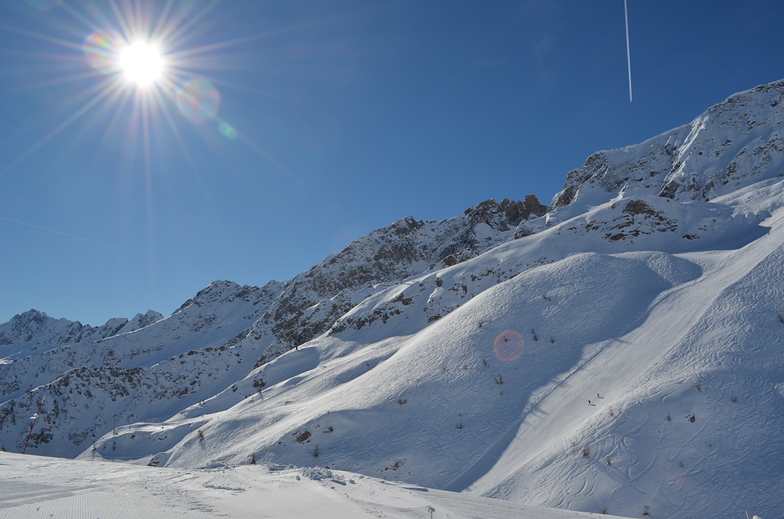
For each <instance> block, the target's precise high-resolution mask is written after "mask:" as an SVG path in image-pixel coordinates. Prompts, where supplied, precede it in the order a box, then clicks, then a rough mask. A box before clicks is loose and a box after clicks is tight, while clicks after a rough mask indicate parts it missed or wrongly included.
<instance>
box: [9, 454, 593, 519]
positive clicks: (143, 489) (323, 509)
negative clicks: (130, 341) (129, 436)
mask: <svg viewBox="0 0 784 519" xmlns="http://www.w3.org/2000/svg"><path fill="white" fill-rule="evenodd" d="M42 517H43V518H48V517H54V518H57V519H142V518H143V519H173V518H179V517H185V518H193V519H199V518H208V517H231V518H233V519H246V518H247V519H257V518H260V517H264V518H269V519H300V518H304V517H319V518H325V519H329V518H335V519H338V518H341V519H348V518H355V517H357V518H359V517H386V518H421V519H430V518H432V519H441V518H454V519H462V518H465V519H469V518H471V519H473V518H477V519H479V518H481V519H507V518H508V519H513V518H514V519H584V518H587V517H596V515H595V514H586V513H580V512H570V511H564V510H551V509H545V508H540V507H536V506H526V505H519V504H516V503H509V502H506V501H501V500H497V499H486V498H480V497H473V496H467V495H464V494H457V493H453V492H445V491H440V490H433V489H428V488H425V487H420V486H417V485H405V484H397V483H389V482H386V481H383V480H380V479H375V478H369V477H366V476H362V475H358V474H351V473H348V472H341V471H331V470H327V469H319V468H300V469H295V468H283V467H276V466H265V465H262V464H257V465H247V466H243V467H235V468H230V469H226V468H217V469H201V470H199V469H189V470H180V469H156V468H152V467H145V466H138V465H128V464H124V463H92V462H86V461H74V460H62V459H59V458H45V457H39V456H22V455H19V454H8V453H0V519H38V518H42ZM602 517H608V516H604V515H603V516H602Z"/></svg>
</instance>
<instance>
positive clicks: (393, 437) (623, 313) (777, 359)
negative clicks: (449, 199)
mask: <svg viewBox="0 0 784 519" xmlns="http://www.w3.org/2000/svg"><path fill="white" fill-rule="evenodd" d="M783 97H784V81H780V82H776V83H772V84H770V85H764V86H761V87H757V88H755V89H752V90H750V91H747V92H743V93H740V94H736V95H734V96H732V97H730V98H729V99H728V100H727V101H725V102H724V103H721V104H719V105H716V106H715V107H712V108H711V109H709V110H708V111H707V112H705V114H702V115H701V116H700V117H698V118H697V119H695V121H694V122H692V123H691V124H689V125H686V126H684V127H681V128H677V129H675V130H672V131H671V132H666V133H665V134H662V135H660V136H658V137H655V138H653V139H651V140H649V141H646V142H645V143H642V144H640V145H636V146H630V147H628V148H624V149H622V150H614V151H606V152H599V153H597V154H594V155H593V156H591V157H590V158H589V159H588V161H587V162H586V165H585V166H583V168H580V169H578V170H575V171H573V172H571V173H569V175H568V176H567V179H566V182H565V185H564V190H563V191H562V192H561V193H559V194H557V195H556V196H555V198H554V200H553V204H552V205H551V206H550V207H549V208H547V212H546V213H545V212H544V210H543V208H542V207H540V204H538V201H536V200H535V198H532V197H528V198H526V200H525V202H510V201H508V200H504V201H503V202H501V203H500V204H499V203H496V202H494V201H487V202H483V203H482V204H479V205H478V206H477V207H474V208H470V209H469V210H467V211H466V214H464V215H463V216H460V217H455V218H453V219H449V220H445V221H443V222H421V221H416V220H414V219H413V218H404V219H401V220H398V221H397V222H395V223H393V224H392V225H390V226H389V227H387V228H384V229H380V230H378V231H375V232H374V233H371V234H370V235H368V236H367V237H364V238H362V239H360V240H357V241H356V242H354V243H352V244H351V245H350V246H349V247H348V248H347V249H346V250H344V251H343V252H341V253H340V254H337V255H333V256H330V257H328V258H326V259H325V261H324V262H322V263H320V264H318V265H315V266H314V267H313V268H311V269H310V270H308V271H307V272H305V273H303V274H301V275H299V276H297V277H296V278H294V279H293V280H290V281H286V282H281V283H279V282H271V283H270V284H268V285H266V286H265V287H262V288H256V287H240V286H238V285H235V284H233V283H230V282H216V283H213V284H212V285H210V286H209V287H207V288H206V289H204V290H203V291H202V292H200V293H199V294H197V296H196V297H194V299H192V300H189V301H187V302H186V303H185V304H184V305H183V307H182V308H181V309H179V310H178V311H177V312H175V313H174V314H172V315H171V316H169V317H167V318H165V319H160V320H157V322H154V323H150V324H149V325H147V326H143V327H138V328H135V329H133V330H128V331H127V332H123V333H119V334H117V335H109V336H103V337H101V338H100V339H95V340H93V339H91V338H86V339H84V340H80V341H77V342H74V343H72V344H61V343H54V344H46V343H45V342H41V341H38V342H35V341H32V342H31V339H26V342H18V343H12V344H10V345H9V346H10V347H9V349H8V350H5V351H9V352H12V354H9V355H8V356H7V357H6V361H5V363H4V364H0V394H2V395H4V396H2V397H0V400H4V401H3V402H2V403H0V446H3V447H5V448H6V449H7V450H15V451H19V450H21V445H22V444H23V441H24V437H25V435H26V431H27V430H28V429H29V421H28V420H27V417H29V416H30V415H31V414H32V413H34V412H35V409H36V408H37V403H38V401H39V399H40V397H41V395H43V394H46V395H48V399H47V402H48V403H47V404H46V406H45V408H44V410H43V411H42V414H41V417H40V420H39V424H40V426H39V427H37V432H36V434H35V435H34V437H33V440H32V442H31V448H32V452H36V453H42V454H58V455H62V456H69V457H73V456H76V455H77V454H79V453H80V452H81V454H79V458H80V459H90V460H100V459H110V460H116V461H120V460H125V461H133V462H136V463H141V464H150V465H152V466H157V467H166V468H167V469H177V470H186V469H187V470H193V469H195V468H199V469H202V470H219V469H220V470H223V469H226V468H229V467H239V466H242V465H248V464H250V463H251V462H252V461H253V460H265V462H268V463H274V464H277V465H280V466H288V465H294V466H299V467H328V468H329V469H330V470H341V471H348V472H352V473H359V474H364V475H365V476H368V477H373V478H380V479H383V480H390V481H400V482H406V483H408V484H415V485H422V486H423V487H428V488H439V489H442V490H449V491H459V492H462V493H463V494H465V495H470V496H482V497H491V498H500V499H503V500H506V501H510V502H515V503H526V504H533V505H537V506H543V507H555V508H562V509H569V510H579V511H584V512H594V513H603V512H605V513H611V514H617V515H623V516H643V515H645V514H648V515H651V516H660V517H676V516H696V517H717V518H718V517H738V518H742V517H745V513H744V512H745V511H746V510H748V511H749V512H754V513H758V514H759V515H760V516H762V517H776V516H777V515H778V512H780V507H781V503H784V487H782V484H781V482H782V481H784V473H782V472H783V471H784V469H782V468H781V463H780V461H781V459H782V455H784V433H782V431H784V407H783V406H784V348H783V346H784V344H783V342H782V341H783V340H782V337H783V336H784V317H782V313H783V312H784V297H783V296H782V291H781V288H780V287H782V286H784V263H783V262H782V259H784V257H783V256H782V255H783V254H784V249H782V244H784V146H782V142H781V131H782V128H781V124H782V117H783V115H782V111H783V110H784V103H781V102H780V101H781V100H782V98H783ZM15 319H16V318H15ZM0 326H6V325H0ZM16 328H18V326H17V327H16ZM16 328H15V329H16ZM31 333H32V334H33V336H35V333H37V332H35V330H33V332H31ZM5 336H9V334H6V335H5ZM11 336H14V337H21V336H22V334H16V335H11ZM40 336H42V337H43V336H44V335H40ZM24 337H27V335H25V336H24ZM33 343H35V344H33ZM34 347H35V348H38V350H40V351H38V350H35V351H34V350H33V348H34ZM114 415H117V424H118V427H117V429H116V434H115V433H114V432H113V431H112V425H113V418H114ZM243 470H244V469H243Z"/></svg>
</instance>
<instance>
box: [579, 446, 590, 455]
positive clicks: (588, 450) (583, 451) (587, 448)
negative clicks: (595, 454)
mask: <svg viewBox="0 0 784 519" xmlns="http://www.w3.org/2000/svg"><path fill="white" fill-rule="evenodd" d="M581 454H582V456H583V458H587V457H588V456H590V455H591V446H590V445H586V446H585V447H583V450H582V452H581Z"/></svg>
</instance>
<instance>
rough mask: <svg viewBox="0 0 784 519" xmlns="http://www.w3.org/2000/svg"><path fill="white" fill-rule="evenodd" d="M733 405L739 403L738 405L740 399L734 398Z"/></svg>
mask: <svg viewBox="0 0 784 519" xmlns="http://www.w3.org/2000/svg"><path fill="white" fill-rule="evenodd" d="M732 403H733V404H737V403H738V397H736V396H733V397H732Z"/></svg>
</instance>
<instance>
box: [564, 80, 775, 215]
mask: <svg viewBox="0 0 784 519" xmlns="http://www.w3.org/2000/svg"><path fill="white" fill-rule="evenodd" d="M782 122H784V81H777V82H774V83H770V84H768V85H761V86H758V87H756V88H753V89H751V90H747V91H745V92H741V93H738V94H735V95H732V96H730V97H729V98H728V99H727V100H726V101H723V102H722V103H719V104H717V105H714V106H712V107H711V108H709V109H708V110H707V111H705V112H704V113H703V114H701V115H700V116H698V117H697V118H695V119H694V120H693V121H692V122H691V123H689V124H686V125H684V126H681V127H679V128H675V129H673V130H670V131H668V132H665V133H662V134H661V135H658V136H656V137H653V138H651V139H648V140H647V141H645V142H643V143H641V144H635V145H632V146H627V147H625V148H621V149H618V150H611V151H599V152H596V153H594V154H593V155H591V156H590V157H588V159H587V160H586V161H585V164H584V165H583V166H582V167H581V168H579V169H575V170H572V171H570V172H569V173H568V175H567V176H566V181H565V182H564V187H563V190H561V191H560V192H558V193H556V195H555V196H554V197H553V201H552V203H551V209H555V208H558V207H563V206H567V205H570V204H572V203H574V202H575V201H576V200H577V199H578V198H579V196H580V193H581V192H584V191H587V190H588V191H589V190H600V191H602V192H605V193H619V192H624V193H627V194H631V193H640V194H655V195H658V196H661V197H665V198H669V199H673V200H676V199H677V200H680V201H689V200H703V201H707V200H710V199H713V198H715V197H717V196H721V195H724V194H727V193H730V192H733V191H735V190H737V189H740V188H742V187H745V186H748V185H750V184H752V183H754V182H757V181H760V180H764V179H765V178H769V177H771V176H775V175H777V174H780V173H781V172H782V171H784V169H783V168H784V127H782Z"/></svg>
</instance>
